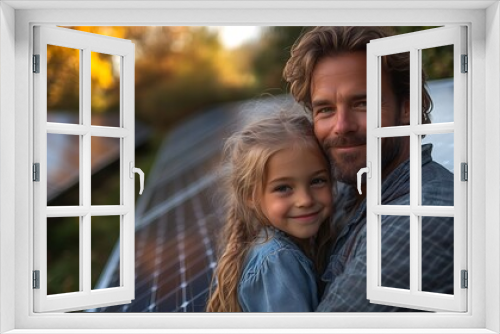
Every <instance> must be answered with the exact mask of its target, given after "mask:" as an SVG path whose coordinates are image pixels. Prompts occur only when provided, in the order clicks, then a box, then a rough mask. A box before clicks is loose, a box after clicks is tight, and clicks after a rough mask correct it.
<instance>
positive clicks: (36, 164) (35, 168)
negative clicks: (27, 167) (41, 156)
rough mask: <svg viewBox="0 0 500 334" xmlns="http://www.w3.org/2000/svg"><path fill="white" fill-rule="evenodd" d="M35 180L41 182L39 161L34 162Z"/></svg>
mask: <svg viewBox="0 0 500 334" xmlns="http://www.w3.org/2000/svg"><path fill="white" fill-rule="evenodd" d="M33 181H35V182H40V164H39V163H38V162H37V163H34V164H33Z"/></svg>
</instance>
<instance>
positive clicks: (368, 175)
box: [358, 161, 372, 195]
mask: <svg viewBox="0 0 500 334" xmlns="http://www.w3.org/2000/svg"><path fill="white" fill-rule="evenodd" d="M366 164H367V165H368V166H367V167H365V168H361V169H360V170H359V171H358V192H359V194H360V195H361V175H363V173H366V177H367V178H371V177H372V173H371V166H372V164H371V162H369V161H368V162H367V163H366Z"/></svg>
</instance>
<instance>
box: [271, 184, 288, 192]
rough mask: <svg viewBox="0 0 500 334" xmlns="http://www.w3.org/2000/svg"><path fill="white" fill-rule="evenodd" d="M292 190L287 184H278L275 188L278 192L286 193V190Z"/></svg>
mask: <svg viewBox="0 0 500 334" xmlns="http://www.w3.org/2000/svg"><path fill="white" fill-rule="evenodd" d="M291 190H292V188H291V187H290V186H287V185H281V186H276V187H274V189H273V191H274V192H278V193H286V192H288V191H291Z"/></svg>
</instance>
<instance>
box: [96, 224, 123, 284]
mask: <svg viewBox="0 0 500 334" xmlns="http://www.w3.org/2000/svg"><path fill="white" fill-rule="evenodd" d="M120 218H121V217H120V216H94V217H92V218H91V244H92V246H91V247H92V248H91V265H92V269H91V270H92V287H93V289H101V288H113V287H118V286H120V282H111V283H112V284H113V285H108V286H106V287H102V286H100V285H99V282H100V280H106V277H104V272H103V269H104V266H105V265H106V263H107V262H108V259H110V257H111V256H112V253H113V250H114V249H115V247H117V249H120ZM113 255H114V256H118V262H117V263H118V267H120V252H116V253H115V254H113Z"/></svg>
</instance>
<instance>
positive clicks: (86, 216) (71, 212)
mask: <svg viewBox="0 0 500 334" xmlns="http://www.w3.org/2000/svg"><path fill="white" fill-rule="evenodd" d="M33 40H34V50H33V51H34V54H37V55H38V56H39V71H38V73H35V74H33V84H34V96H33V101H34V103H33V110H34V117H33V120H34V129H33V130H34V136H35V140H34V147H33V152H34V162H35V163H38V164H39V166H40V167H39V176H40V177H39V181H38V182H35V183H34V184H33V193H34V196H33V200H34V207H35V208H34V215H33V221H34V224H33V231H34V250H35V251H34V259H33V264H34V270H37V271H38V273H39V282H38V286H39V288H38V289H34V310H35V312H54V311H60V312H62V311H74V310H85V309H90V308H94V307H101V306H105V305H117V304H126V303H130V301H131V300H132V299H134V295H135V275H134V268H135V254H134V238H135V237H134V234H135V194H134V188H135V182H134V172H133V168H134V156H135V133H134V123H135V113H134V72H135V71H134V70H135V46H134V44H133V43H131V41H127V40H124V39H118V38H113V37H108V36H102V35H97V34H90V33H86V32H81V31H75V30H71V29H67V28H58V27H51V26H36V27H34V38H33ZM47 45H56V46H62V47H66V48H72V49H74V50H78V52H79V54H80V57H79V59H80V66H79V79H80V85H79V87H80V90H79V96H80V107H79V120H80V122H79V123H78V124H65V123H52V122H48V121H47V88H48V87H47ZM92 52H98V53H103V54H108V55H114V56H117V57H119V59H120V75H119V80H120V110H119V115H118V117H119V125H118V126H115V127H109V126H96V125H92V120H91V118H92V113H91V80H90V73H91V53H92ZM48 134H63V135H77V136H78V137H79V149H78V151H79V165H80V166H79V167H80V168H79V175H80V177H79V185H80V195H79V204H77V205H73V206H47V181H48V180H47V135H48ZM93 137H94V138H98V137H109V138H117V139H118V140H119V141H120V144H119V147H120V149H119V155H120V157H119V161H120V170H119V172H120V184H119V185H120V200H119V201H120V202H119V203H116V204H115V205H91V203H92V201H91V159H92V152H91V140H92V138H93ZM98 216H118V218H119V226H120V227H119V239H118V240H119V241H120V250H119V254H120V255H119V256H120V286H118V287H113V288H107V289H95V290H93V289H92V286H91V244H92V240H91V223H92V217H98ZM52 217H74V218H76V219H78V222H79V235H80V242H79V247H78V248H79V273H78V277H79V280H78V282H79V289H78V291H76V292H70V293H58V294H52V295H48V294H47V276H48V275H47V269H48V268H47V233H48V231H47V230H48V228H47V227H48V224H49V220H48V219H47V218H52Z"/></svg>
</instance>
